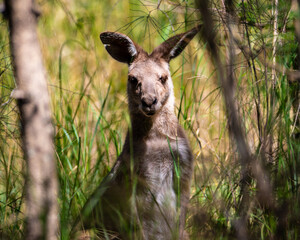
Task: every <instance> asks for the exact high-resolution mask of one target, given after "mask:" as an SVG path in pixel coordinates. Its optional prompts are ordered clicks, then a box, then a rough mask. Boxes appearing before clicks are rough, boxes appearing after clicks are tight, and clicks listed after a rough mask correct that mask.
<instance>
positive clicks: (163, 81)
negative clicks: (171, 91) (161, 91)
mask: <svg viewBox="0 0 300 240" xmlns="http://www.w3.org/2000/svg"><path fill="white" fill-rule="evenodd" d="M159 81H160V82H161V83H165V82H166V81H167V77H166V76H161V77H159Z"/></svg>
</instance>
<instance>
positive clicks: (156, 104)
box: [81, 27, 199, 240]
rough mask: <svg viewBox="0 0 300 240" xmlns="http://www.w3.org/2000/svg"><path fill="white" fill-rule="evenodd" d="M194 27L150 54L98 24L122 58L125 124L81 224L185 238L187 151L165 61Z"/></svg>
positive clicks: (129, 235)
mask: <svg viewBox="0 0 300 240" xmlns="http://www.w3.org/2000/svg"><path fill="white" fill-rule="evenodd" d="M198 30H199V27H195V28H193V29H191V30H190V31H188V32H186V33H182V34H178V35H176V36H174V37H171V38H169V39H168V40H166V41H165V42H163V43H162V44H161V45H159V46H158V47H156V48H155V49H154V51H153V52H152V53H151V54H148V53H147V52H146V51H144V50H143V49H142V48H141V47H140V46H139V45H137V44H136V43H134V42H133V41H132V40H131V39H130V38H129V37H128V36H126V35H123V34H121V33H118V32H103V33H101V34H100V39H101V41H102V43H103V44H104V46H105V49H106V50H107V52H108V53H109V54H110V55H111V56H112V57H113V58H114V59H115V60H117V61H119V62H123V63H127V64H128V67H129V69H128V83H127V95H128V106H129V113H130V119H131V126H130V127H129V130H128V132H127V135H126V139H125V143H124V146H123V151H122V153H121V154H120V156H119V157H118V159H117V161H116V163H115V165H114V166H113V168H112V170H111V172H110V173H109V174H108V175H107V176H106V178H105V179H104V180H103V182H102V183H101V185H100V186H99V187H98V189H97V190H96V191H95V193H94V194H93V195H92V197H91V198H90V199H89V200H88V202H87V203H86V205H85V207H84V209H83V211H82V212H83V213H82V216H81V218H82V219H83V227H84V228H91V227H95V228H96V229H98V230H99V235H102V237H105V238H106V239H107V238H108V239H114V238H115V239H120V238H121V239H145V240H152V239H156V240H158V239H161V240H168V239H186V238H187V234H186V233H185V231H184V226H185V217H186V210H187V204H188V201H189V194H190V190H189V189H190V182H191V177H192V173H193V154H192V151H191V149H190V146H189V141H188V139H187V138H186V136H185V133H184V131H183V129H182V128H181V126H180V125H179V123H178V119H177V117H176V115H175V113H174V93H173V83H172V79H171V75H170V71H169V62H170V60H172V59H173V58H175V57H177V56H178V55H179V54H180V53H181V52H182V51H183V49H184V48H185V47H186V46H187V44H188V43H189V42H190V41H191V40H192V38H193V37H194V36H195V35H196V34H197V32H198Z"/></svg>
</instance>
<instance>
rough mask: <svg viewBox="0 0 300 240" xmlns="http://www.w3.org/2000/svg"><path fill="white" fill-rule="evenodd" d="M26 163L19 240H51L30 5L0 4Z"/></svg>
mask: <svg viewBox="0 0 300 240" xmlns="http://www.w3.org/2000/svg"><path fill="white" fill-rule="evenodd" d="M5 7H6V16H7V17H8V21H9V28H10V44H11V52H12V60H13V65H14V75H15V79H16V84H17V89H16V90H14V92H13V94H12V96H13V97H14V98H16V99H17V101H18V106H19V110H20V117H21V127H22V141H23V150H24V156H25V159H26V163H27V174H26V185H25V187H26V198H25V205H26V212H25V214H26V225H25V227H26V229H25V239H57V232H58V216H57V215H58V203H57V185H58V184H57V175H56V163H55V158H54V149H53V126H52V123H51V109H50V103H49V94H48V90H47V81H46V74H45V70H44V67H43V60H42V55H41V50H40V47H39V42H38V38H37V33H36V27H37V13H36V11H35V9H34V4H33V0H5Z"/></svg>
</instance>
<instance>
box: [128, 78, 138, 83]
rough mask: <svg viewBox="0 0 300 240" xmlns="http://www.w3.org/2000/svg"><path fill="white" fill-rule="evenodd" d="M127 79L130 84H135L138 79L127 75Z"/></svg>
mask: <svg viewBox="0 0 300 240" xmlns="http://www.w3.org/2000/svg"><path fill="white" fill-rule="evenodd" d="M128 81H129V82H130V83H131V84H134V85H136V84H137V82H138V80H137V79H136V77H134V76H128Z"/></svg>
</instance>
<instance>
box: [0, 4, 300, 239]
mask: <svg viewBox="0 0 300 240" xmlns="http://www.w3.org/2000/svg"><path fill="white" fill-rule="evenodd" d="M0 2H1V1H0ZM36 3H37V5H38V8H39V9H40V11H41V16H40V18H39V22H38V34H39V40H40V44H41V49H42V53H43V58H44V64H45V68H46V71H47V75H48V89H49V93H50V96H51V106H52V113H53V116H52V119H53V124H54V126H55V146H54V147H55V152H56V158H57V169H58V177H59V184H60V192H59V199H58V201H59V205H60V225H61V226H60V231H61V232H60V234H61V235H60V238H61V239H68V235H69V232H70V229H71V226H72V223H73V222H74V220H75V218H76V216H77V215H78V214H79V212H80V209H81V208H82V206H83V205H84V203H85V202H86V200H87V198H88V197H89V196H90V195H91V194H92V192H93V190H94V189H95V188H96V187H97V186H98V185H99V183H100V182H101V180H102V179H103V177H104V176H105V175H106V174H107V173H108V172H109V171H110V169H111V167H112V165H113V163H114V162H115V160H116V158H117V156H118V155H119V154H120V152H121V150H122V145H123V143H124V138H125V134H126V130H127V126H128V124H129V114H128V111H127V96H126V83H127V66H126V64H122V63H119V62H117V61H115V60H113V59H112V58H111V57H110V56H109V54H108V53H107V52H106V51H105V49H104V47H103V45H102V44H101V42H100V40H99V34H100V33H101V32H103V31H107V30H109V31H118V32H122V33H124V34H126V35H128V36H129V37H130V38H131V39H132V40H133V41H135V42H136V43H138V44H139V45H140V46H142V47H143V48H144V49H145V50H146V51H148V52H151V51H152V50H153V49H154V47H156V46H157V45H159V44H160V43H161V42H163V41H164V40H166V39H167V38H169V37H171V36H173V35H175V34H178V33H181V32H184V31H187V30H189V29H191V28H192V27H194V26H196V25H197V24H199V23H202V17H201V14H200V11H199V9H198V8H197V7H196V5H195V3H194V1H191V0H160V1H157V0H149V1H146V0H143V1H142V0H130V1H125V0H101V1H97V0H89V1H86V0H76V1H74V0H49V1H44V0H43V1H42V0H40V1H37V2H36ZM208 6H209V10H210V12H211V13H212V19H213V20H214V21H213V22H212V24H211V28H213V29H214V30H215V32H216V38H215V42H216V44H217V45H218V49H219V50H218V53H219V55H220V59H221V61H222V63H223V66H224V67H225V68H227V67H228V66H230V67H231V70H230V71H231V73H232V75H233V76H234V82H233V85H232V87H233V89H234V91H233V92H232V94H233V96H234V100H235V102H236V106H237V112H238V116H239V118H240V119H239V120H240V122H241V125H242V127H243V130H244V133H245V136H243V137H245V140H246V142H247V145H248V146H249V149H250V152H251V156H253V159H254V160H253V161H254V162H259V163H260V165H259V166H262V170H261V173H257V171H251V170H250V171H249V174H248V175H249V178H247V179H248V180H247V181H246V183H245V181H242V180H244V179H243V174H242V171H244V170H245V169H244V168H243V164H242V163H243V162H242V161H241V156H240V155H239V154H238V151H237V147H236V146H237V144H238V142H237V141H236V139H233V137H232V135H230V134H229V131H228V118H227V115H226V106H225V103H224V99H223V92H222V88H221V83H220V81H219V79H220V76H219V75H218V69H217V68H216V67H217V65H216V64H215V63H214V62H213V61H212V60H211V55H210V51H209V49H208V47H207V43H206V41H205V40H204V39H203V38H201V37H200V36H198V37H195V39H194V40H193V41H192V42H191V43H190V44H189V46H188V47H187V48H186V49H185V51H184V53H183V54H182V55H180V56H179V57H178V58H176V59H174V60H173V61H172V62H171V64H170V69H171V74H172V79H173V82H174V89H175V97H176V106H175V109H176V114H177V116H178V119H179V121H180V123H181V125H182V126H183V127H184V129H185V130H186V133H187V135H188V138H189V140H190V142H191V147H192V149H193V153H194V157H195V168H194V174H193V183H192V192H191V200H190V207H189V214H188V216H187V225H186V229H187V232H188V233H189V235H190V238H191V239H235V238H240V237H239V236H243V235H239V233H240V231H239V229H241V228H242V227H244V226H246V227H245V231H246V232H247V234H246V235H247V236H248V237H249V239H298V238H299V236H300V227H299V226H300V220H299V219H300V208H299V207H300V206H299V202H300V201H299V196H300V190H299V180H300V178H299V176H300V173H299V172H300V165H299V164H300V156H299V148H300V146H299V116H298V115H299V79H297V75H296V77H294V75H295V74H294V75H293V72H296V71H293V70H298V69H299V62H300V61H299V60H298V55H299V54H298V42H297V38H296V35H297V29H296V28H295V26H296V23H297V21H298V20H297V17H298V16H299V10H298V8H297V6H296V5H295V2H293V1H284V0H279V1H277V0H274V1H264V0H248V1H243V0H241V1H240V0H237V1H225V2H224V1H222V0H213V1H210V2H209V3H208ZM228 6H231V7H232V8H231V13H232V16H234V19H235V20H234V21H233V22H234V23H228V21H226V19H227V14H228V12H230V11H229V10H228V8H227V7H228ZM230 24H232V25H231V28H229V27H228V26H229V25H230ZM229 29H231V30H229ZM229 33H230V34H229ZM231 33H233V36H234V37H235V39H240V40H239V41H240V42H239V44H240V45H239V44H238V43H236V44H235V45H234V46H233V45H230V43H229V39H230V36H231V35H232V34H231ZM8 37H9V32H8V26H7V22H6V21H5V19H4V18H3V17H2V18H1V20H0V238H2V239H22V238H23V235H24V174H25V162H24V158H23V153H22V146H21V142H20V130H19V122H18V120H19V114H18V111H17V106H16V102H15V100H14V99H12V98H11V92H12V90H13V89H14V88H15V87H16V86H15V81H14V77H13V72H12V65H11V59H10V51H9V39H8ZM245 46H246V47H247V49H248V50H247V49H246V47H245ZM229 51H231V52H233V55H234V62H233V63H232V64H231V65H229V63H230V61H229V60H230V59H229V58H228V56H229V55H228V52H229ZM295 79H296V80H295ZM236 143H237V144H236ZM248 167H249V168H255V167H256V165H255V164H252V165H251V164H250V165H249V166H248ZM252 170H253V169H252ZM45 171H47V169H45ZM253 172H254V173H253ZM255 172H256V174H255ZM257 174H258V175H257ZM258 176H260V177H261V179H262V180H259V179H260V178H259V177H258ZM260 181H262V182H267V183H268V185H267V186H268V187H267V188H268V189H267V190H268V191H269V192H270V194H269V195H267V196H264V195H262V194H261V193H260V190H261V189H263V188H260V186H259V184H260ZM244 185H247V191H246V192H245V191H244ZM261 196H263V197H264V198H265V200H262V199H261ZM266 202H272V204H266ZM240 219H244V220H245V221H240ZM243 224H244V225H243ZM240 234H242V233H240Z"/></svg>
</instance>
